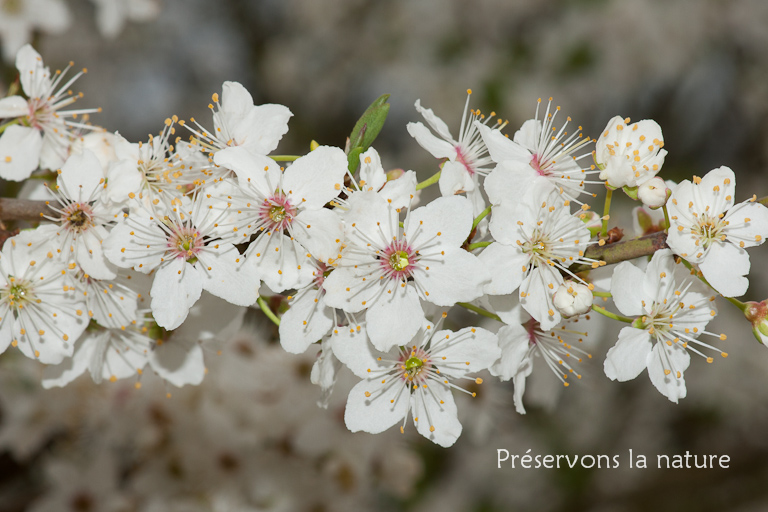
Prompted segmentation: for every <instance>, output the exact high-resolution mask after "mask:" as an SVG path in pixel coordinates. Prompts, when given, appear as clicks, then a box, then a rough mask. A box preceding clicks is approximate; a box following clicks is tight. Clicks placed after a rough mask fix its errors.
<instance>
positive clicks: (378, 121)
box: [349, 94, 389, 155]
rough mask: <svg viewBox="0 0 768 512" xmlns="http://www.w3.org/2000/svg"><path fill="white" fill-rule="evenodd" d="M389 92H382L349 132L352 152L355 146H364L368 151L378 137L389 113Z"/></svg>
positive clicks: (364, 149)
mask: <svg viewBox="0 0 768 512" xmlns="http://www.w3.org/2000/svg"><path fill="white" fill-rule="evenodd" d="M388 99H389V94H382V95H381V96H379V97H378V98H376V100H375V101H374V102H373V103H371V105H370V106H369V107H368V108H367V109H366V110H365V112H363V115H362V116H360V119H358V120H357V123H355V127H354V128H352V133H350V134H349V150H350V151H349V152H350V155H351V154H352V150H354V149H355V148H363V151H366V150H367V149H368V148H369V147H371V144H373V141H374V140H375V139H376V137H377V136H378V135H379V132H380V131H381V128H382V127H383V126H384V121H386V119H387V114H389V103H387V100H388Z"/></svg>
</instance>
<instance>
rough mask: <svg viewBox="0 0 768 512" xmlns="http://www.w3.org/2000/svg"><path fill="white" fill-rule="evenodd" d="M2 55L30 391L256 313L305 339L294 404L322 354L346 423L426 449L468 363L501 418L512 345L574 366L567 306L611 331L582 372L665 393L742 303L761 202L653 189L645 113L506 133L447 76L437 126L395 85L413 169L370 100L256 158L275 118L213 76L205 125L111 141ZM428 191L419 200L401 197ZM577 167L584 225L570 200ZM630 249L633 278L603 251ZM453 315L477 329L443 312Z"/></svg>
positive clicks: (328, 388)
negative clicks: (391, 142)
mask: <svg viewBox="0 0 768 512" xmlns="http://www.w3.org/2000/svg"><path fill="white" fill-rule="evenodd" d="M17 67H18V69H19V73H20V75H21V84H22V89H23V93H24V95H23V96H9V97H7V98H4V99H2V100H0V118H2V122H3V124H2V128H1V129H2V133H1V134H0V176H2V177H4V178H5V179H10V180H17V181H21V180H26V179H28V178H29V177H30V176H31V175H33V173H36V174H34V177H37V178H42V179H41V180H38V182H39V183H44V184H45V186H46V187H47V188H48V190H47V194H48V195H47V197H48V200H47V201H46V202H45V205H44V206H43V207H42V209H43V211H42V212H41V213H40V214H39V215H40V218H38V219H36V220H37V221H39V223H38V224H36V225H33V226H31V227H28V228H26V229H24V231H22V232H21V233H20V234H18V235H16V236H14V237H12V238H10V239H8V241H7V242H6V243H5V245H4V247H3V248H2V253H0V349H1V350H3V351H4V350H6V349H7V348H8V346H10V345H13V346H14V347H17V348H18V349H19V350H21V352H22V353H23V354H24V355H26V356H27V357H29V358H33V359H38V360H39V361H40V362H42V363H45V364H47V365H50V366H48V367H47V368H46V370H45V375H44V380H43V385H44V386H46V387H52V386H63V385H66V384H67V383H69V382H71V381H72V380H74V379H75V378H77V377H78V376H79V375H80V374H82V373H84V372H85V370H86V369H87V370H89V372H90V374H91V376H92V378H93V379H94V380H95V381H97V382H99V381H101V380H102V379H106V380H111V381H115V380H118V379H123V378H133V379H135V380H136V386H137V387H140V385H141V376H142V375H143V374H144V372H145V371H148V370H151V371H153V372H154V373H155V374H157V375H158V376H160V377H161V378H162V379H164V380H165V381H166V382H168V383H169V384H171V385H174V386H183V385H186V384H199V383H200V382H201V381H202V380H203V378H204V376H205V373H206V362H205V358H206V355H205V350H204V348H205V347H206V346H208V345H209V344H210V342H211V340H213V339H219V340H220V341H221V340H222V338H224V337H225V336H227V333H229V332H232V329H233V326H235V327H236V326H237V325H239V322H240V321H241V320H242V318H243V315H244V314H245V312H246V311H247V310H248V308H252V310H253V311H255V310H257V309H261V311H262V312H263V313H264V314H266V315H267V316H268V317H269V318H270V319H271V320H272V321H273V322H274V323H275V324H277V325H279V336H280V344H281V345H282V347H283V348H284V349H285V350H286V351H287V352H290V353H295V354H300V353H304V352H306V351H308V350H310V347H312V346H313V345H314V346H315V350H316V351H319V354H318V358H317V359H316V361H315V364H314V366H313V368H312V370H311V375H310V380H311V382H312V383H314V384H316V385H318V386H319V387H320V388H321V390H322V393H321V398H320V400H319V403H320V405H325V404H327V403H328V399H329V397H330V394H331V392H332V390H333V386H334V383H335V382H336V379H337V377H338V375H339V372H341V371H342V369H343V368H344V367H347V368H348V369H349V370H351V372H352V373H353V374H354V375H355V376H357V377H359V378H360V379H362V380H361V381H360V383H359V384H357V385H356V386H355V387H354V388H353V389H352V390H351V392H350V393H349V396H348V398H347V406H346V413H345V416H344V417H345V421H346V424H347V426H348V428H349V429H350V430H352V431H353V432H354V431H365V432H370V433H378V432H382V431H384V430H387V429H389V428H390V427H392V426H394V425H395V424H400V425H401V426H400V430H401V431H405V430H406V427H407V426H408V423H409V421H410V422H412V423H413V425H414V426H415V428H416V430H417V431H418V432H419V433H420V434H421V435H423V436H424V437H426V438H428V439H430V440H432V441H433V442H435V443H437V444H439V445H441V446H446V447H447V446H451V445H452V444H454V443H455V442H456V440H457V439H458V437H459V435H460V434H461V431H462V425H461V423H460V422H459V420H458V415H457V407H456V402H455V401H454V398H453V395H454V393H467V394H469V395H472V396H475V394H476V393H477V392H476V391H475V390H474V389H476V388H475V386H477V385H479V384H481V383H482V382H483V377H481V376H480V375H482V373H480V372H485V375H486V376H485V378H489V377H488V375H490V376H495V377H498V378H500V379H501V380H503V381H508V380H512V382H513V386H514V389H515V393H514V402H515V404H514V405H515V408H516V410H517V411H518V412H520V413H525V407H524V404H523V393H524V390H525V380H526V377H528V376H529V375H530V374H531V372H532V371H533V369H534V366H535V361H541V362H542V363H543V364H545V365H546V366H547V367H548V368H549V369H550V370H551V371H552V372H553V373H554V374H555V376H556V378H557V379H559V381H560V382H562V384H563V385H564V386H566V387H567V386H569V385H570V383H571V382H574V379H575V380H576V381H577V380H578V379H580V378H581V377H582V372H583V371H585V369H584V368H585V363H586V361H587V360H589V359H592V357H593V356H592V355H591V354H590V353H588V352H587V350H585V349H584V348H582V344H583V343H584V342H585V340H586V339H587V332H586V331H585V330H584V327H585V322H586V321H587V320H589V318H590V316H589V313H590V312H591V311H592V312H595V313H599V314H601V315H604V316H607V317H609V318H611V319H614V320H617V321H620V322H625V323H628V324H630V325H628V326H626V327H624V328H623V329H622V330H621V331H620V332H619V334H618V341H617V343H616V345H615V346H614V347H613V348H611V349H610V350H608V352H607V356H606V359H605V363H604V369H605V374H606V375H607V376H608V377H609V378H610V379H613V380H620V381H625V380H629V379H633V378H634V377H636V376H637V375H638V374H639V373H641V372H642V370H643V369H646V368H647V370H648V374H649V376H650V378H651V381H652V382H653V384H654V385H655V387H656V388H657V389H658V390H659V391H660V392H661V393H662V394H663V395H665V396H666V397H668V398H669V399H670V400H672V401H675V402H676V401H677V400H679V399H680V398H683V397H684V396H685V394H686V388H685V382H684V380H683V373H684V371H685V370H686V369H687V368H688V366H689V363H690V360H689V352H693V353H695V354H697V355H702V356H704V357H705V358H706V360H707V361H708V362H712V360H713V358H712V357H710V356H708V355H707V354H708V353H709V352H707V351H715V352H720V353H721V354H722V356H723V357H725V356H726V353H725V352H724V351H722V350H721V349H720V348H715V346H714V345H711V344H709V343H707V342H705V341H702V340H700V337H702V336H712V337H714V338H715V339H716V340H725V338H726V337H725V335H723V334H713V333H711V332H709V331H706V330H705V328H706V325H707V323H708V322H709V321H710V320H711V319H712V317H714V315H715V314H716V311H717V310H716V308H715V299H716V295H717V294H722V295H724V296H726V297H729V298H731V300H732V301H733V302H734V303H736V304H741V306H743V307H744V308H746V305H744V304H742V303H740V302H739V301H737V300H736V299H733V297H735V296H739V295H743V294H744V292H745V291H746V290H747V286H748V282H747V278H746V277H745V276H746V275H747V274H748V271H749V257H748V256H747V254H746V251H745V250H746V248H748V247H752V246H755V245H759V244H761V243H762V242H763V241H764V238H765V237H766V236H768V210H766V208H765V206H763V205H762V204H761V203H759V202H757V201H756V197H753V198H752V199H751V200H748V201H745V202H742V203H739V204H736V203H735V199H734V196H735V176H734V173H733V172H732V171H731V170H730V169H728V168H725V167H722V168H720V169H715V170H714V171H711V172H710V173H708V174H707V175H706V176H704V177H703V178H694V180H693V183H691V182H689V181H687V180H686V181H683V182H682V183H680V184H679V185H674V186H673V187H672V189H671V190H670V188H669V187H668V186H667V183H665V182H664V181H663V180H661V178H659V177H657V174H658V173H659V172H660V171H661V166H662V164H663V162H664V157H665V155H666V150H664V149H662V148H663V146H664V140H663V136H662V133H661V129H660V128H659V126H658V125H657V124H656V123H655V122H654V121H651V120H644V121H640V122H638V123H634V124H630V121H629V119H623V118H621V117H616V118H614V119H612V120H611V121H610V122H609V123H608V126H607V127H606V129H605V131H604V132H603V133H602V135H601V136H600V138H599V139H598V140H593V139H590V138H589V137H585V136H584V135H583V134H582V132H581V127H578V128H577V129H575V130H570V129H569V126H571V123H572V121H571V119H570V118H567V119H566V120H565V121H564V122H563V123H560V122H559V119H558V115H559V112H560V108H559V107H554V106H553V104H552V100H551V98H550V100H549V102H548V103H547V105H546V108H543V106H542V105H541V103H542V102H541V100H539V104H538V105H537V107H536V113H535V115H534V118H533V119H530V120H528V121H525V122H524V123H523V124H522V126H521V127H520V129H519V130H517V131H516V132H515V133H514V134H513V136H512V137H511V138H510V137H508V136H507V135H506V134H504V133H503V130H504V129H505V128H506V127H507V126H508V125H509V123H508V122H507V121H502V120H496V121H494V122H490V121H491V120H492V119H494V118H495V117H496V116H495V114H494V113H491V114H490V115H488V116H486V115H484V114H483V113H482V112H480V111H479V110H475V109H470V107H469V105H470V100H471V91H468V93H469V95H468V98H467V101H466V104H465V107H464V114H463V116H462V119H461V123H460V125H459V136H458V140H457V139H455V138H454V137H453V135H452V134H451V131H450V129H449V127H448V125H447V124H446V123H445V122H444V121H443V120H441V119H440V118H439V117H438V116H437V115H436V114H435V113H434V112H433V111H432V110H431V109H428V108H424V107H422V106H421V103H420V102H419V101H417V102H416V110H417V112H418V113H420V114H421V115H422V116H423V117H424V121H425V122H426V125H428V126H425V125H424V124H422V123H420V122H416V123H410V124H409V125H408V127H407V129H408V132H409V133H410V134H411V135H412V136H413V137H414V138H415V139H416V142H417V143H418V144H420V145H421V146H422V147H423V148H424V149H426V150H427V151H428V152H429V153H430V154H432V155H433V156H434V157H435V158H437V159H438V164H437V166H436V167H437V169H436V170H437V172H436V173H435V175H434V176H432V177H431V178H429V179H427V180H425V181H423V182H421V183H418V182H417V180H416V174H415V173H414V172H413V171H410V170H409V171H405V172H403V171H399V172H390V173H388V172H386V171H385V168H384V167H383V164H382V158H381V157H380V155H379V154H378V152H377V151H376V150H375V149H374V148H373V147H372V143H373V141H374V139H375V137H376V135H377V133H378V130H380V128H381V125H382V124H383V122H384V119H385V117H386V114H387V111H388V104H387V103H386V99H387V97H386V96H384V97H382V98H379V99H378V100H376V102H374V104H373V105H371V107H370V108H369V109H368V110H367V111H366V113H365V114H363V117H362V118H361V120H360V122H358V126H357V127H356V128H355V129H354V130H353V132H352V134H351V136H350V138H349V139H348V141H347V144H346V146H345V148H344V149H342V148H341V147H332V146H321V145H318V144H317V143H314V142H313V143H312V144H311V150H310V151H309V152H308V153H307V154H306V155H275V154H273V152H274V151H275V150H276V149H277V146H278V144H279V142H280V140H281V139H282V137H283V136H284V135H285V134H286V133H287V131H288V122H289V119H290V118H291V116H292V113H291V112H290V110H289V109H288V108H286V107H284V106H282V105H273V104H269V105H254V103H253V99H252V97H251V95H250V94H249V93H248V91H247V90H246V89H245V88H244V87H243V86H242V85H240V84H238V83H235V82H225V83H224V84H223V86H222V92H221V96H219V94H214V95H213V102H212V103H211V104H210V105H209V106H210V109H211V112H212V122H211V123H210V124H209V123H207V122H205V121H201V122H198V121H196V120H194V119H192V120H190V122H189V123H187V122H185V121H183V120H179V119H178V118H177V117H176V116H172V117H171V118H169V119H167V120H166V122H165V125H164V126H163V128H162V130H161V131H160V133H159V134H158V135H157V136H150V137H149V139H148V140H147V141H142V142H137V143H135V142H131V141H128V140H125V139H124V138H123V137H121V136H120V135H118V134H116V133H115V134H112V133H107V132H105V131H104V130H102V129H100V128H98V127H96V126H93V125H91V124H90V123H89V122H88V119H87V118H86V119H83V116H85V115H87V114H90V113H92V112H95V111H96V109H70V105H71V104H72V103H74V102H75V100H79V96H78V95H75V94H73V93H72V92H71V86H72V84H73V82H74V81H75V80H76V79H77V78H78V77H79V76H80V74H78V75H75V76H73V77H71V78H65V76H66V74H67V73H66V72H67V70H64V71H63V72H55V73H51V72H50V71H49V69H48V68H47V67H46V66H45V65H44V64H43V61H42V59H41V57H40V56H39V55H38V54H37V52H35V51H34V50H33V49H32V48H31V47H30V46H25V47H23V48H22V49H21V50H20V51H19V54H18V56H17ZM206 125H207V126H208V127H209V128H206ZM569 130H570V131H569ZM182 134H183V135H185V136H186V137H187V139H186V140H185V138H184V137H182ZM592 144H595V146H594V150H592V149H591V148H592ZM270 155H271V156H270ZM52 171H53V172H52ZM434 183H437V184H439V187H438V188H439V191H440V194H441V197H438V198H437V199H434V200H432V201H430V202H428V203H426V204H419V202H420V194H419V193H417V191H419V190H421V189H424V188H426V187H427V186H429V185H431V184H434ZM603 183H604V184H605V188H607V194H606V203H605V208H604V212H603V215H602V216H599V215H597V214H595V213H594V212H592V211H591V207H590V205H589V204H588V203H587V200H589V199H591V198H593V197H595V196H596V195H597V194H596V192H597V191H599V188H598V187H594V185H599V184H603ZM590 186H592V188H591V189H590ZM619 188H623V189H624V190H625V191H626V193H627V194H628V195H629V196H630V197H632V198H633V199H639V200H640V201H641V202H642V203H643V204H644V205H646V206H649V207H651V208H662V211H663V212H664V215H665V221H664V222H660V223H659V225H657V226H653V227H652V228H653V229H650V230H647V231H649V232H653V231H657V232H656V233H654V234H652V235H651V237H656V238H655V239H657V241H658V240H660V241H661V242H660V244H661V245H659V246H658V247H654V250H653V251H648V250H647V249H645V252H634V253H633V252H632V250H633V249H632V248H633V247H635V246H634V245H632V241H630V242H629V243H624V242H620V241H616V240H615V239H614V238H611V237H609V236H608V230H607V227H608V221H609V219H610V214H609V211H610V201H611V194H612V192H613V191H614V190H616V189H619ZM667 201H669V208H668V209H667ZM646 224H647V222H646ZM665 230H668V235H667V234H666V232H665ZM664 240H666V244H668V247H669V248H668V249H666V248H664V244H665V242H664ZM636 245H637V244H636ZM637 247H647V244H646V245H637ZM660 249H663V250H660ZM615 254H620V256H619V257H616V256H615ZM651 255H653V258H652V259H651V260H650V262H649V263H647V266H646V270H645V271H643V270H641V269H640V268H639V267H638V266H636V265H635V264H633V263H630V262H628V261H626V260H630V259H637V260H638V264H639V265H640V266H641V267H642V266H643V265H644V262H643V259H645V260H646V262H647V257H648V256H651ZM606 260H610V261H612V262H620V261H623V262H622V263H620V264H619V265H617V266H616V267H615V268H614V270H613V274H612V279H610V283H608V280H607V279H606V278H605V276H603V277H601V276H600V271H595V269H599V268H600V267H603V266H605V265H606ZM596 298H602V299H603V301H604V302H606V303H607V302H608V299H609V298H612V300H613V304H614V305H615V307H616V308H617V309H618V310H619V312H620V313H621V314H618V313H614V312H611V311H609V310H608V309H606V307H605V306H600V305H598V304H594V301H595V300H596ZM455 307H461V308H465V309H467V310H470V311H473V312H475V313H478V314H479V315H480V316H478V317H476V320H477V321H478V322H475V325H458V324H457V320H454V319H453V317H449V312H450V311H451V309H452V308H455ZM753 309H754V308H753ZM623 315H628V316H623ZM481 320H482V321H483V322H484V323H483V325H482V326H480V325H479V321H481ZM491 320H493V321H494V322H491ZM753 324H755V321H753ZM446 326H447V327H446ZM448 327H450V328H448ZM54 365H57V366H54Z"/></svg>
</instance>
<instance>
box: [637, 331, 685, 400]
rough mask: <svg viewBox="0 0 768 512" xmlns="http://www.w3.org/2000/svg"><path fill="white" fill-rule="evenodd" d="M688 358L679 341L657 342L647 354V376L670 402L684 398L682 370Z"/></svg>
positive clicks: (683, 370)
mask: <svg viewBox="0 0 768 512" xmlns="http://www.w3.org/2000/svg"><path fill="white" fill-rule="evenodd" d="M625 329H626V327H625ZM690 360H691V356H690V355H689V354H688V351H687V350H685V349H684V348H682V347H681V346H680V344H679V343H675V344H673V345H672V346H671V347H669V346H667V345H666V344H664V343H657V344H656V346H655V347H653V351H652V352H651V353H649V354H648V358H647V361H648V363H647V364H648V376H649V377H650V378H651V382H652V383H653V385H654V386H655V387H656V389H658V390H659V393H661V394H662V395H664V396H665V397H667V398H669V400H670V401H671V402H674V403H677V402H678V400H680V399H681V398H685V395H686V393H687V390H686V388H685V379H684V377H683V372H685V370H686V369H687V368H688V365H689V364H690ZM670 363H671V364H670ZM678 372H679V374H678Z"/></svg>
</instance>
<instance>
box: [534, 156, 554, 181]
mask: <svg viewBox="0 0 768 512" xmlns="http://www.w3.org/2000/svg"><path fill="white" fill-rule="evenodd" d="M550 163H551V162H546V161H544V162H542V161H541V160H539V155H536V154H534V155H533V156H532V157H531V167H533V170H534V171H536V172H537V173H539V176H549V171H548V170H547V167H549V165H550Z"/></svg>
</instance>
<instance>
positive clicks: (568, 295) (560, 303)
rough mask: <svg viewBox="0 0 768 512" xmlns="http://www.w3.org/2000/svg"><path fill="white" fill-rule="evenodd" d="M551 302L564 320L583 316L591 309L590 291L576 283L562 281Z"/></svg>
mask: <svg viewBox="0 0 768 512" xmlns="http://www.w3.org/2000/svg"><path fill="white" fill-rule="evenodd" d="M552 301H553V302H554V304H555V307H556V308H557V310H558V311H560V314H562V315H563V316H564V317H565V318H568V317H571V316H576V315H583V314H584V313H586V312H587V311H589V310H590V309H592V291H591V290H590V289H589V288H588V287H587V286H584V285H583V284H581V283H577V282H576V281H571V280H570V279H569V280H567V281H563V284H561V285H560V287H559V288H558V289H557V291H556V292H555V295H554V297H552Z"/></svg>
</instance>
